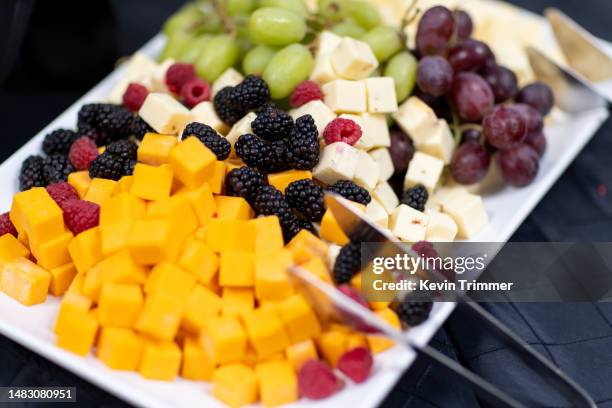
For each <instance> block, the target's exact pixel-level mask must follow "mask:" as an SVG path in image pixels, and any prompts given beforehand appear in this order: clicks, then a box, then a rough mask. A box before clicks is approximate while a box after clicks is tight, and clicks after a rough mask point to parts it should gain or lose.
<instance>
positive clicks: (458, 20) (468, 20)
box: [455, 10, 474, 39]
mask: <svg viewBox="0 0 612 408" xmlns="http://www.w3.org/2000/svg"><path fill="white" fill-rule="evenodd" d="M455 24H457V36H458V37H459V38H461V39H465V38H470V36H471V35H472V31H473V30H474V24H473V23H472V17H470V15H469V14H468V13H467V12H466V11H464V10H455Z"/></svg>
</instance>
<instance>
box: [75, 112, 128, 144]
mask: <svg viewBox="0 0 612 408" xmlns="http://www.w3.org/2000/svg"><path fill="white" fill-rule="evenodd" d="M133 120H134V116H133V115H132V112H130V111H129V110H128V109H127V108H126V107H125V106H123V105H114V104H111V103H89V104H86V105H83V106H82V107H81V109H80V110H79V114H78V127H79V129H83V128H89V127H91V128H94V129H96V130H97V131H98V132H99V133H100V134H101V135H104V137H105V138H108V140H118V139H123V138H126V137H128V136H129V135H130V133H131V132H132V122H133ZM94 140H95V139H94ZM96 143H97V142H96Z"/></svg>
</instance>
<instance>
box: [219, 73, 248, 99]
mask: <svg viewBox="0 0 612 408" xmlns="http://www.w3.org/2000/svg"><path fill="white" fill-rule="evenodd" d="M243 80H244V76H243V75H242V74H241V73H240V72H238V71H236V70H235V69H234V68H228V69H226V70H225V72H224V73H222V74H221V76H220V77H219V78H217V80H216V81H215V83H214V84H213V86H212V96H215V95H216V94H217V93H218V92H219V91H220V90H222V89H223V88H225V87H226V86H236V85H238V84H239V83H241V82H242V81H243Z"/></svg>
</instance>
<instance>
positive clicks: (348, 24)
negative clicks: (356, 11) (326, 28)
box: [331, 17, 366, 39]
mask: <svg viewBox="0 0 612 408" xmlns="http://www.w3.org/2000/svg"><path fill="white" fill-rule="evenodd" d="M331 30H332V31H333V32H334V33H336V34H338V35H340V36H342V37H351V38H356V39H359V38H361V37H362V36H363V35H364V34H365V33H366V30H364V29H363V28H361V26H359V25H358V24H357V23H355V21H354V20H353V19H352V18H350V17H347V18H345V19H344V21H342V22H340V23H338V24H336V25H334V26H333V27H332V29H331Z"/></svg>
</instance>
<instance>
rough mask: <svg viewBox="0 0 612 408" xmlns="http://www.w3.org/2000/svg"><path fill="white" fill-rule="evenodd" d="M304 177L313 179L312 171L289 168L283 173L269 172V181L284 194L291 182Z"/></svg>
mask: <svg viewBox="0 0 612 408" xmlns="http://www.w3.org/2000/svg"><path fill="white" fill-rule="evenodd" d="M303 179H312V173H311V172H310V171H307V170H287V171H283V172H281V173H274V174H268V183H270V185H272V186H274V187H276V188H277V189H278V190H279V191H280V192H281V193H283V194H284V193H285V189H286V188H287V186H288V185H289V184H291V183H293V182H294V181H298V180H303Z"/></svg>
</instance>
